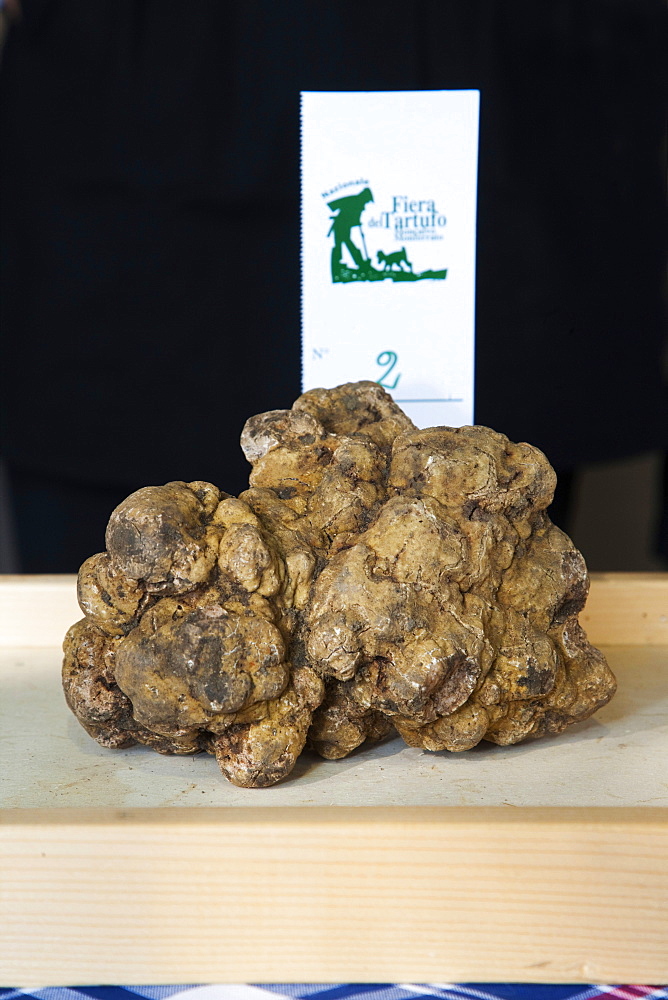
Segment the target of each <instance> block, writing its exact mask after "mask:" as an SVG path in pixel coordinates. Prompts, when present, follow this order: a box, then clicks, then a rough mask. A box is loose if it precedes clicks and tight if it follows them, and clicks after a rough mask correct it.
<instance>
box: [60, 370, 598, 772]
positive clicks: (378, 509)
mask: <svg viewBox="0 0 668 1000" xmlns="http://www.w3.org/2000/svg"><path fill="white" fill-rule="evenodd" d="M241 445H242V448H243V450H244V453H245V455H246V457H247V458H248V460H249V462H250V463H251V465H252V467H253V468H252V472H251V474H250V488H249V489H248V490H246V491H245V492H244V493H242V494H241V495H240V496H239V497H232V496H229V495H228V494H227V493H223V492H222V491H221V490H219V489H218V488H217V487H215V486H213V485H212V484H210V483H204V482H193V483H183V482H173V483H167V485H165V486H147V487H145V488H144V489H141V490H138V491H137V492H136V493H133V494H132V496H130V497H128V499H127V500H125V501H124V502H123V503H122V504H121V505H120V506H119V507H117V508H116V510H115V511H114V512H113V513H112V515H111V518H110V520H109V526H108V528H107V534H106V545H107V548H106V551H105V552H103V553H99V554H97V555H94V556H91V558H90V559H88V560H86V562H85V563H84V564H83V566H82V567H81V570H80V572H79V582H78V596H79V603H80V606H81V609H82V611H83V612H84V614H85V618H84V619H83V620H82V621H80V622H78V623H77V624H76V625H74V626H72V628H71V629H70V630H69V632H68V634H67V636H66V638H65V643H64V652H65V658H64V665H63V685H64V690H65V696H66V699H67V702H68V704H69V706H70V708H71V709H72V711H73V712H74V713H75V714H76V716H77V718H78V719H79V721H80V722H81V724H82V725H83V726H84V728H85V729H86V730H87V732H88V733H90V735H91V736H93V737H94V738H95V739H96V740H97V741H98V742H99V743H101V744H102V745H103V746H106V747H124V746H129V745H132V744H133V743H142V744H145V745H147V746H151V747H153V748H154V749H156V750H158V751H159V752H160V753H177V754H178V753H180V754H183V753H195V752H197V751H200V750H205V751H208V752H209V753H211V754H214V755H215V756H216V759H217V761H218V763H219V765H220V768H221V770H222V772H223V774H225V775H226V777H228V778H229V779H230V781H233V782H234V783H235V784H238V785H243V786H250V787H261V786H266V785H270V784H273V783H275V782H277V781H280V780H281V778H284V777H285V776H286V775H287V774H289V773H290V771H291V770H292V768H293V767H294V764H295V761H296V760H297V757H298V756H299V754H300V753H301V751H302V750H303V748H304V747H305V746H309V747H310V748H312V749H314V750H316V751H317V752H318V753H319V754H321V755H322V756H323V757H327V758H332V759H335V758H340V757H345V756H346V755H347V754H349V753H350V752H351V751H352V750H354V749H355V748H356V747H358V746H360V745H361V744H362V743H364V742H365V741H366V740H371V741H373V740H378V739H381V738H383V737H384V736H386V735H388V734H389V733H392V732H394V731H396V732H398V733H399V734H400V735H401V736H402V737H403V739H404V740H405V741H406V743H408V744H409V745H410V746H415V747H422V748H424V749H426V750H450V751H459V750H466V749H469V748H470V747H473V746H475V745H476V744H477V743H478V742H479V741H480V740H483V739H485V740H490V741H492V742H494V743H500V744H511V743H517V742H518V741H520V740H524V739H526V738H527V737H535V736H542V735H544V734H547V733H553V734H554V733H559V732H561V730H563V729H564V728H565V727H566V726H568V725H570V724H571V723H574V722H579V721H581V720H583V719H586V718H587V717H588V716H589V715H591V714H592V713H593V712H595V711H596V710H597V709H598V708H600V707H601V706H602V705H604V704H605V703H606V702H607V701H608V700H609V699H610V698H611V697H612V695H613V694H614V691H615V679H614V677H613V675H612V673H611V671H610V669H609V668H608V666H607V664H606V662H605V659H604V657H603V656H602V654H601V653H600V652H599V651H598V650H596V649H595V648H594V647H592V646H591V645H590V644H589V642H588V641H587V638H586V636H585V634H584V632H583V631H582V629H581V628H580V626H579V624H578V614H579V612H580V611H581V610H582V608H583V607H584V604H585V600H586V598H587V590H588V578H587V571H586V567H585V564H584V561H583V559H582V556H581V555H580V553H579V552H578V551H577V550H576V549H575V548H574V546H573V544H572V543H571V541H570V539H569V538H568V537H567V536H566V535H565V534H564V533H563V532H562V531H560V530H559V528H557V527H556V526H555V525H554V524H552V522H551V521H550V519H549V517H548V515H547V513H546V509H547V507H548V506H549V504H550V502H551V500H552V497H553V494H554V487H555V483H556V477H555V474H554V471H553V470H552V468H551V467H550V465H549V463H548V461H547V459H546V458H545V456H544V455H543V454H542V453H541V452H540V451H538V450H537V449H536V448H533V447H532V446H531V445H528V444H513V443H512V442H511V441H509V440H508V438H506V437H505V436H504V435H503V434H499V433H497V432H496V431H493V430H490V429H489V428H486V427H479V426H474V427H459V428H451V427H432V428H429V429H427V430H418V429H417V428H416V427H415V426H414V425H413V424H412V423H411V421H410V420H409V419H408V417H407V416H406V415H405V414H404V413H403V412H402V411H401V410H400V409H399V407H398V406H397V405H396V404H395V403H394V402H393V401H392V399H391V397H390V396H389V395H388V394H387V393H386V392H385V391H384V390H383V389H382V388H381V387H380V386H378V385H377V384H375V383H373V382H358V383H352V384H348V385H343V386H339V387H338V388H336V389H329V390H326V389H314V390H312V391H310V392H307V393H305V394H304V395H303V396H301V397H300V398H299V399H298V400H297V401H296V402H295V404H294V405H293V407H292V409H290V410H273V411H270V412H269V413H262V414H260V415H258V416H255V417H252V418H251V419H250V420H248V421H247V423H246V426H245V427H244V430H243V433H242V437H241Z"/></svg>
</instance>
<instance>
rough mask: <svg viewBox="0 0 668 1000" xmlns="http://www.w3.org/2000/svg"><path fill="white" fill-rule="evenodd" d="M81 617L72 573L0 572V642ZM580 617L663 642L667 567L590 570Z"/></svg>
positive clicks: (54, 640) (50, 636)
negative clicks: (657, 569)
mask: <svg viewBox="0 0 668 1000" xmlns="http://www.w3.org/2000/svg"><path fill="white" fill-rule="evenodd" d="M82 617H83V616H82V613H81V610H80V608H79V605H78V604H77V600H76V578H75V577H74V576H0V645H2V646H60V644H61V643H62V641H63V636H64V635H65V632H66V631H67V629H68V628H69V627H70V625H72V624H73V623H74V622H75V621H78V620H79V619H80V618H82ZM580 621H581V624H582V625H583V627H584V629H585V630H586V632H587V635H588V636H589V638H590V640H591V642H593V643H594V644H595V645H608V646H610V645H620V644H621V645H655V646H661V645H668V573H594V574H593V575H592V579H591V590H590V593H589V600H588V601H587V606H586V607H585V610H584V612H583V613H582V615H581V616H580Z"/></svg>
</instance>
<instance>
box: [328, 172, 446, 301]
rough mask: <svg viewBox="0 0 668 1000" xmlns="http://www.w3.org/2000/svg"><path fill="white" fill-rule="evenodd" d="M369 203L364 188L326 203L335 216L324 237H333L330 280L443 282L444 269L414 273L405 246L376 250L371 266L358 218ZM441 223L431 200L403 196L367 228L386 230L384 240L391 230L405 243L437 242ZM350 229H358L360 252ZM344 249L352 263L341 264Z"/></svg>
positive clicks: (361, 224)
mask: <svg viewBox="0 0 668 1000" xmlns="http://www.w3.org/2000/svg"><path fill="white" fill-rule="evenodd" d="M347 186H348V185H347V184H346V185H341V187H347ZM325 197H327V196H326V195H325ZM370 202H373V194H372V193H371V189H370V188H368V187H365V188H364V189H363V190H362V191H360V192H359V193H358V194H349V195H344V196H343V197H342V198H336V199H335V200H334V201H329V202H327V206H328V208H329V209H331V211H332V212H334V213H335V214H334V215H331V216H330V219H331V220H332V225H331V226H330V229H329V233H328V234H327V235H328V236H332V237H333V238H334V246H333V248H332V281H333V282H348V281H385V280H387V279H388V278H389V279H390V280H391V281H422V280H424V279H425V278H430V279H432V280H434V279H440V280H443V279H444V278H445V276H446V274H447V270H446V269H443V270H441V271H422V272H420V273H419V274H416V273H415V272H414V270H413V265H412V264H411V262H410V260H409V259H408V254H407V253H406V247H405V246H402V247H401V249H400V250H395V251H394V252H393V253H386V252H385V251H384V250H378V251H377V253H376V261H377V264H376V265H375V266H374V264H372V262H371V258H370V257H369V254H368V251H367V246H366V239H365V236H364V227H363V223H362V215H363V214H364V210H365V209H366V207H367V205H368V204H369V203H370ZM445 221H446V220H445V216H443V215H440V214H439V213H438V212H437V211H436V207H435V205H434V202H433V201H430V200H421V201H417V200H416V201H411V200H409V199H408V198H405V197H404V196H397V197H394V198H393V199H392V209H391V211H386V212H381V213H380V216H379V217H378V218H372V219H370V220H369V225H370V226H372V227H374V229H380V230H384V231H386V233H387V235H388V237H389V236H390V233H391V231H392V230H393V231H394V238H395V240H400V239H402V238H403V239H406V240H407V241H409V240H423V239H440V236H438V235H436V232H437V229H438V227H439V226H444V225H445ZM353 229H357V230H358V235H359V241H360V243H361V249H360V247H359V246H358V245H357V243H355V240H354V239H353V235H352V233H353ZM344 247H345V248H346V250H347V251H348V254H349V256H350V258H351V262H352V263H346V262H344V260H343V248H344ZM352 265H354V266H352Z"/></svg>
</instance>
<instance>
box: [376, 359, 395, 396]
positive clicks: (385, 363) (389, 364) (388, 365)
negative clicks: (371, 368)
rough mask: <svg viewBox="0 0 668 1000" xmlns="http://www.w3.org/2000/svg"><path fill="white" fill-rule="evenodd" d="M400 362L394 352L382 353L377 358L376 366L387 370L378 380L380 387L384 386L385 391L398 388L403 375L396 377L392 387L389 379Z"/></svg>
mask: <svg viewBox="0 0 668 1000" xmlns="http://www.w3.org/2000/svg"><path fill="white" fill-rule="evenodd" d="M398 360H399V359H398V358H397V355H396V354H395V353H394V351H381V352H380V354H379V355H378V357H377V358H376V364H377V365H380V366H381V367H384V368H385V371H384V372H383V374H382V375H381V376H380V378H379V379H377V383H378V385H382V387H383V388H384V389H396V387H397V383H398V382H399V379H400V378H401V375H396V376H395V378H394V382H393V383H392V385H390V384H389V382H388V381H387V379H388V378H389V376H390V372H391V371H392V369H393V368H394V366H395V365H396V363H397V361H398Z"/></svg>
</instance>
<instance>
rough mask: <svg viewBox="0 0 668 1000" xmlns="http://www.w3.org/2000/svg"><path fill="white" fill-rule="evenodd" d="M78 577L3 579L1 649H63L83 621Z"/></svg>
mask: <svg viewBox="0 0 668 1000" xmlns="http://www.w3.org/2000/svg"><path fill="white" fill-rule="evenodd" d="M76 579H77V578H76V576H73V575H59V576H55V575H54V576H46V575H45V576H40V575H37V574H35V575H31V576H10V575H3V576H0V646H27V647H35V646H42V647H43V646H60V645H61V644H62V641H63V638H64V637H65V633H66V632H67V630H68V628H69V627H70V625H73V624H74V622H76V621H79V619H80V618H83V613H82V611H81V609H80V607H79V605H78V603H77V596H76Z"/></svg>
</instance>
